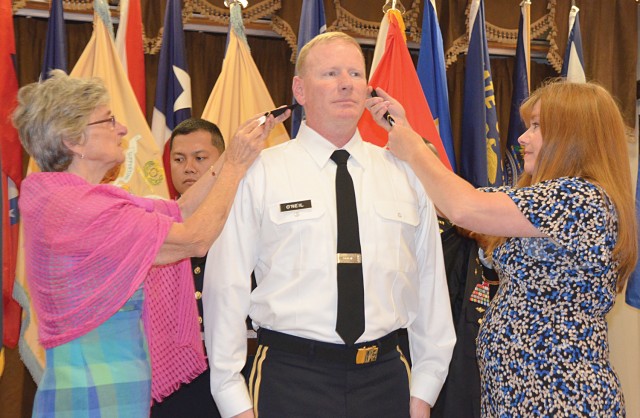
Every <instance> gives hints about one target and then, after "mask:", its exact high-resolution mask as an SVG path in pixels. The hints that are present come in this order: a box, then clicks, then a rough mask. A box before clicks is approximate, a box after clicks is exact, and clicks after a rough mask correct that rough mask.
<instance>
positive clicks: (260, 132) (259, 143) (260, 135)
mask: <svg viewBox="0 0 640 418" xmlns="http://www.w3.org/2000/svg"><path fill="white" fill-rule="evenodd" d="M290 115H291V110H287V111H285V112H284V113H283V114H282V115H279V116H278V117H277V118H274V117H273V115H269V116H267V119H266V121H265V122H264V123H263V124H261V123H260V122H261V121H260V118H261V117H262V116H264V114H263V113H260V114H258V115H255V116H254V117H252V118H251V119H249V120H247V121H246V122H244V123H243V124H242V125H240V127H239V128H238V130H237V131H236V133H235V134H234V136H233V138H232V139H231V141H230V142H229V147H228V148H227V150H226V152H225V154H226V163H227V164H233V165H237V166H239V167H242V168H243V169H244V170H246V169H248V168H249V167H250V166H251V164H252V163H253V161H254V160H255V159H256V157H257V156H258V154H260V151H262V150H263V149H264V147H265V145H266V139H267V137H268V136H269V133H271V130H272V129H273V128H274V127H275V126H276V124H278V123H281V122H284V121H285V120H286V119H287V118H288V117H289V116H290Z"/></svg>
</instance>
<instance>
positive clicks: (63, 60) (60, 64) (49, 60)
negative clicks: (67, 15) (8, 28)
mask: <svg viewBox="0 0 640 418" xmlns="http://www.w3.org/2000/svg"><path fill="white" fill-rule="evenodd" d="M51 70H64V72H67V36H66V34H65V31H64V15H63V11H62V0H51V11H50V12H49V26H48V28H47V40H46V43H45V47H44V61H43V63H42V72H41V73H40V80H46V79H47V78H49V72H50V71H51Z"/></svg>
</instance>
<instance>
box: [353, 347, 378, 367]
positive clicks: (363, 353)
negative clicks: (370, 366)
mask: <svg viewBox="0 0 640 418" xmlns="http://www.w3.org/2000/svg"><path fill="white" fill-rule="evenodd" d="M377 359H378V346H377V345H372V346H370V347H362V348H358V353H357V354H356V364H366V363H372V362H374V361H376V360H377Z"/></svg>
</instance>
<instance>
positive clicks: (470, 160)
mask: <svg viewBox="0 0 640 418" xmlns="http://www.w3.org/2000/svg"><path fill="white" fill-rule="evenodd" d="M484 25H485V19H484V1H483V0H473V2H472V3H471V6H470V11H469V26H470V28H469V31H470V34H469V51H468V52H467V62H466V68H465V78H464V99H463V105H462V109H463V114H464V118H462V151H461V155H460V174H461V175H462V177H464V178H465V179H467V181H469V182H470V183H471V184H473V185H474V186H475V187H484V186H500V185H501V184H502V161H501V157H500V134H499V130H498V116H497V112H496V98H495V94H494V91H493V82H492V81H491V66H490V63H489V48H488V47H487V38H486V34H485V27H484Z"/></svg>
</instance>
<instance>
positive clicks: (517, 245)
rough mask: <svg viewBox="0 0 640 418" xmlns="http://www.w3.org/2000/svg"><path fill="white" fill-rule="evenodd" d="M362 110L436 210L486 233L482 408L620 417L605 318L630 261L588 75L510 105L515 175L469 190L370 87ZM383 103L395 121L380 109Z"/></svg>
mask: <svg viewBox="0 0 640 418" xmlns="http://www.w3.org/2000/svg"><path fill="white" fill-rule="evenodd" d="M378 93H379V95H380V97H379V98H371V99H369V100H368V102H367V107H368V109H369V110H370V111H371V113H372V114H373V116H374V119H376V121H378V123H379V124H380V125H381V126H384V127H386V129H388V130H389V143H388V147H389V149H390V150H391V151H392V152H393V153H394V154H395V155H396V156H397V157H399V158H401V159H403V160H405V161H407V162H408V163H409V165H410V166H411V167H412V168H413V170H414V171H415V172H416V174H417V175H418V177H419V178H420V180H421V182H422V184H423V186H424V187H425V189H426V191H427V193H428V194H429V196H430V197H431V199H432V200H433V201H434V203H435V204H436V206H437V207H438V209H439V210H440V211H441V212H442V213H443V214H444V215H445V216H446V217H448V218H449V219H450V220H451V221H452V222H454V223H455V224H456V225H458V226H460V227H462V228H465V229H468V230H471V231H473V232H476V233H480V234H486V235H490V236H492V238H491V239H490V240H489V242H490V244H489V246H488V248H487V255H488V257H489V258H490V259H492V262H493V267H494V268H495V269H496V271H497V272H498V274H499V276H500V288H499V290H498V293H497V295H496V297H495V298H494V300H493V301H492V303H491V305H490V307H489V309H488V310H487V312H486V316H485V319H484V321H483V323H482V325H481V327H480V332H479V335H478V340H477V343H478V344H477V355H478V363H479V367H480V375H481V388H482V402H481V409H482V416H485V417H498V416H534V415H535V416H537V415H541V416H609V417H611V416H624V413H625V409H624V399H623V395H622V390H621V387H620V382H619V380H618V377H617V376H616V374H615V372H614V371H613V369H612V367H611V364H610V362H609V347H608V339H607V324H606V321H605V315H606V314H607V312H609V311H610V310H611V308H612V306H613V303H614V301H615V297H616V291H619V290H621V289H622V288H623V287H624V283H625V282H626V280H627V278H628V277H629V275H630V273H631V272H632V271H633V268H634V266H635V263H636V258H637V241H636V220H635V210H634V201H633V194H632V186H631V175H630V170H629V163H628V157H627V144H626V141H627V137H626V134H625V125H624V122H623V119H622V115H621V114H620V110H619V109H618V106H617V104H616V102H615V100H614V99H613V98H612V97H611V95H610V94H609V93H608V92H607V91H606V90H605V89H604V88H602V87H601V86H598V85H597V84H594V83H585V84H574V83H569V82H566V81H556V82H552V83H549V84H547V85H545V86H543V87H542V88H540V89H538V90H537V91H535V92H534V93H533V94H532V95H531V96H530V97H529V98H528V99H527V101H525V103H524V104H523V105H522V106H521V109H520V113H521V116H522V118H523V120H524V121H525V123H526V125H527V131H526V132H525V133H524V134H522V136H521V137H520V138H519V143H520V145H521V146H522V147H523V158H524V173H523V176H522V177H521V178H520V180H519V182H518V184H517V186H516V187H499V188H485V189H480V190H476V189H474V188H473V186H471V185H470V184H469V183H467V182H466V181H465V180H463V179H461V178H460V177H458V176H457V175H455V174H454V173H452V172H450V171H449V170H447V169H446V168H444V166H443V165H442V164H441V163H440V161H439V160H438V158H436V157H435V156H434V155H433V153H432V152H430V151H429V150H428V149H427V148H426V147H425V146H424V143H423V140H422V138H420V136H419V135H418V134H417V133H415V132H414V131H413V130H412V129H411V127H410V126H409V124H408V123H407V121H406V118H405V115H404V109H402V106H401V105H400V104H399V103H398V102H397V101H395V100H394V99H393V98H391V97H390V96H389V95H387V94H386V93H385V92H384V91H381V90H380V89H378ZM387 111H389V112H390V114H391V115H392V116H393V117H394V118H395V120H396V124H395V126H393V127H391V126H389V125H388V124H387V122H386V120H385V119H384V117H383V115H384V113H385V112H387Z"/></svg>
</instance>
